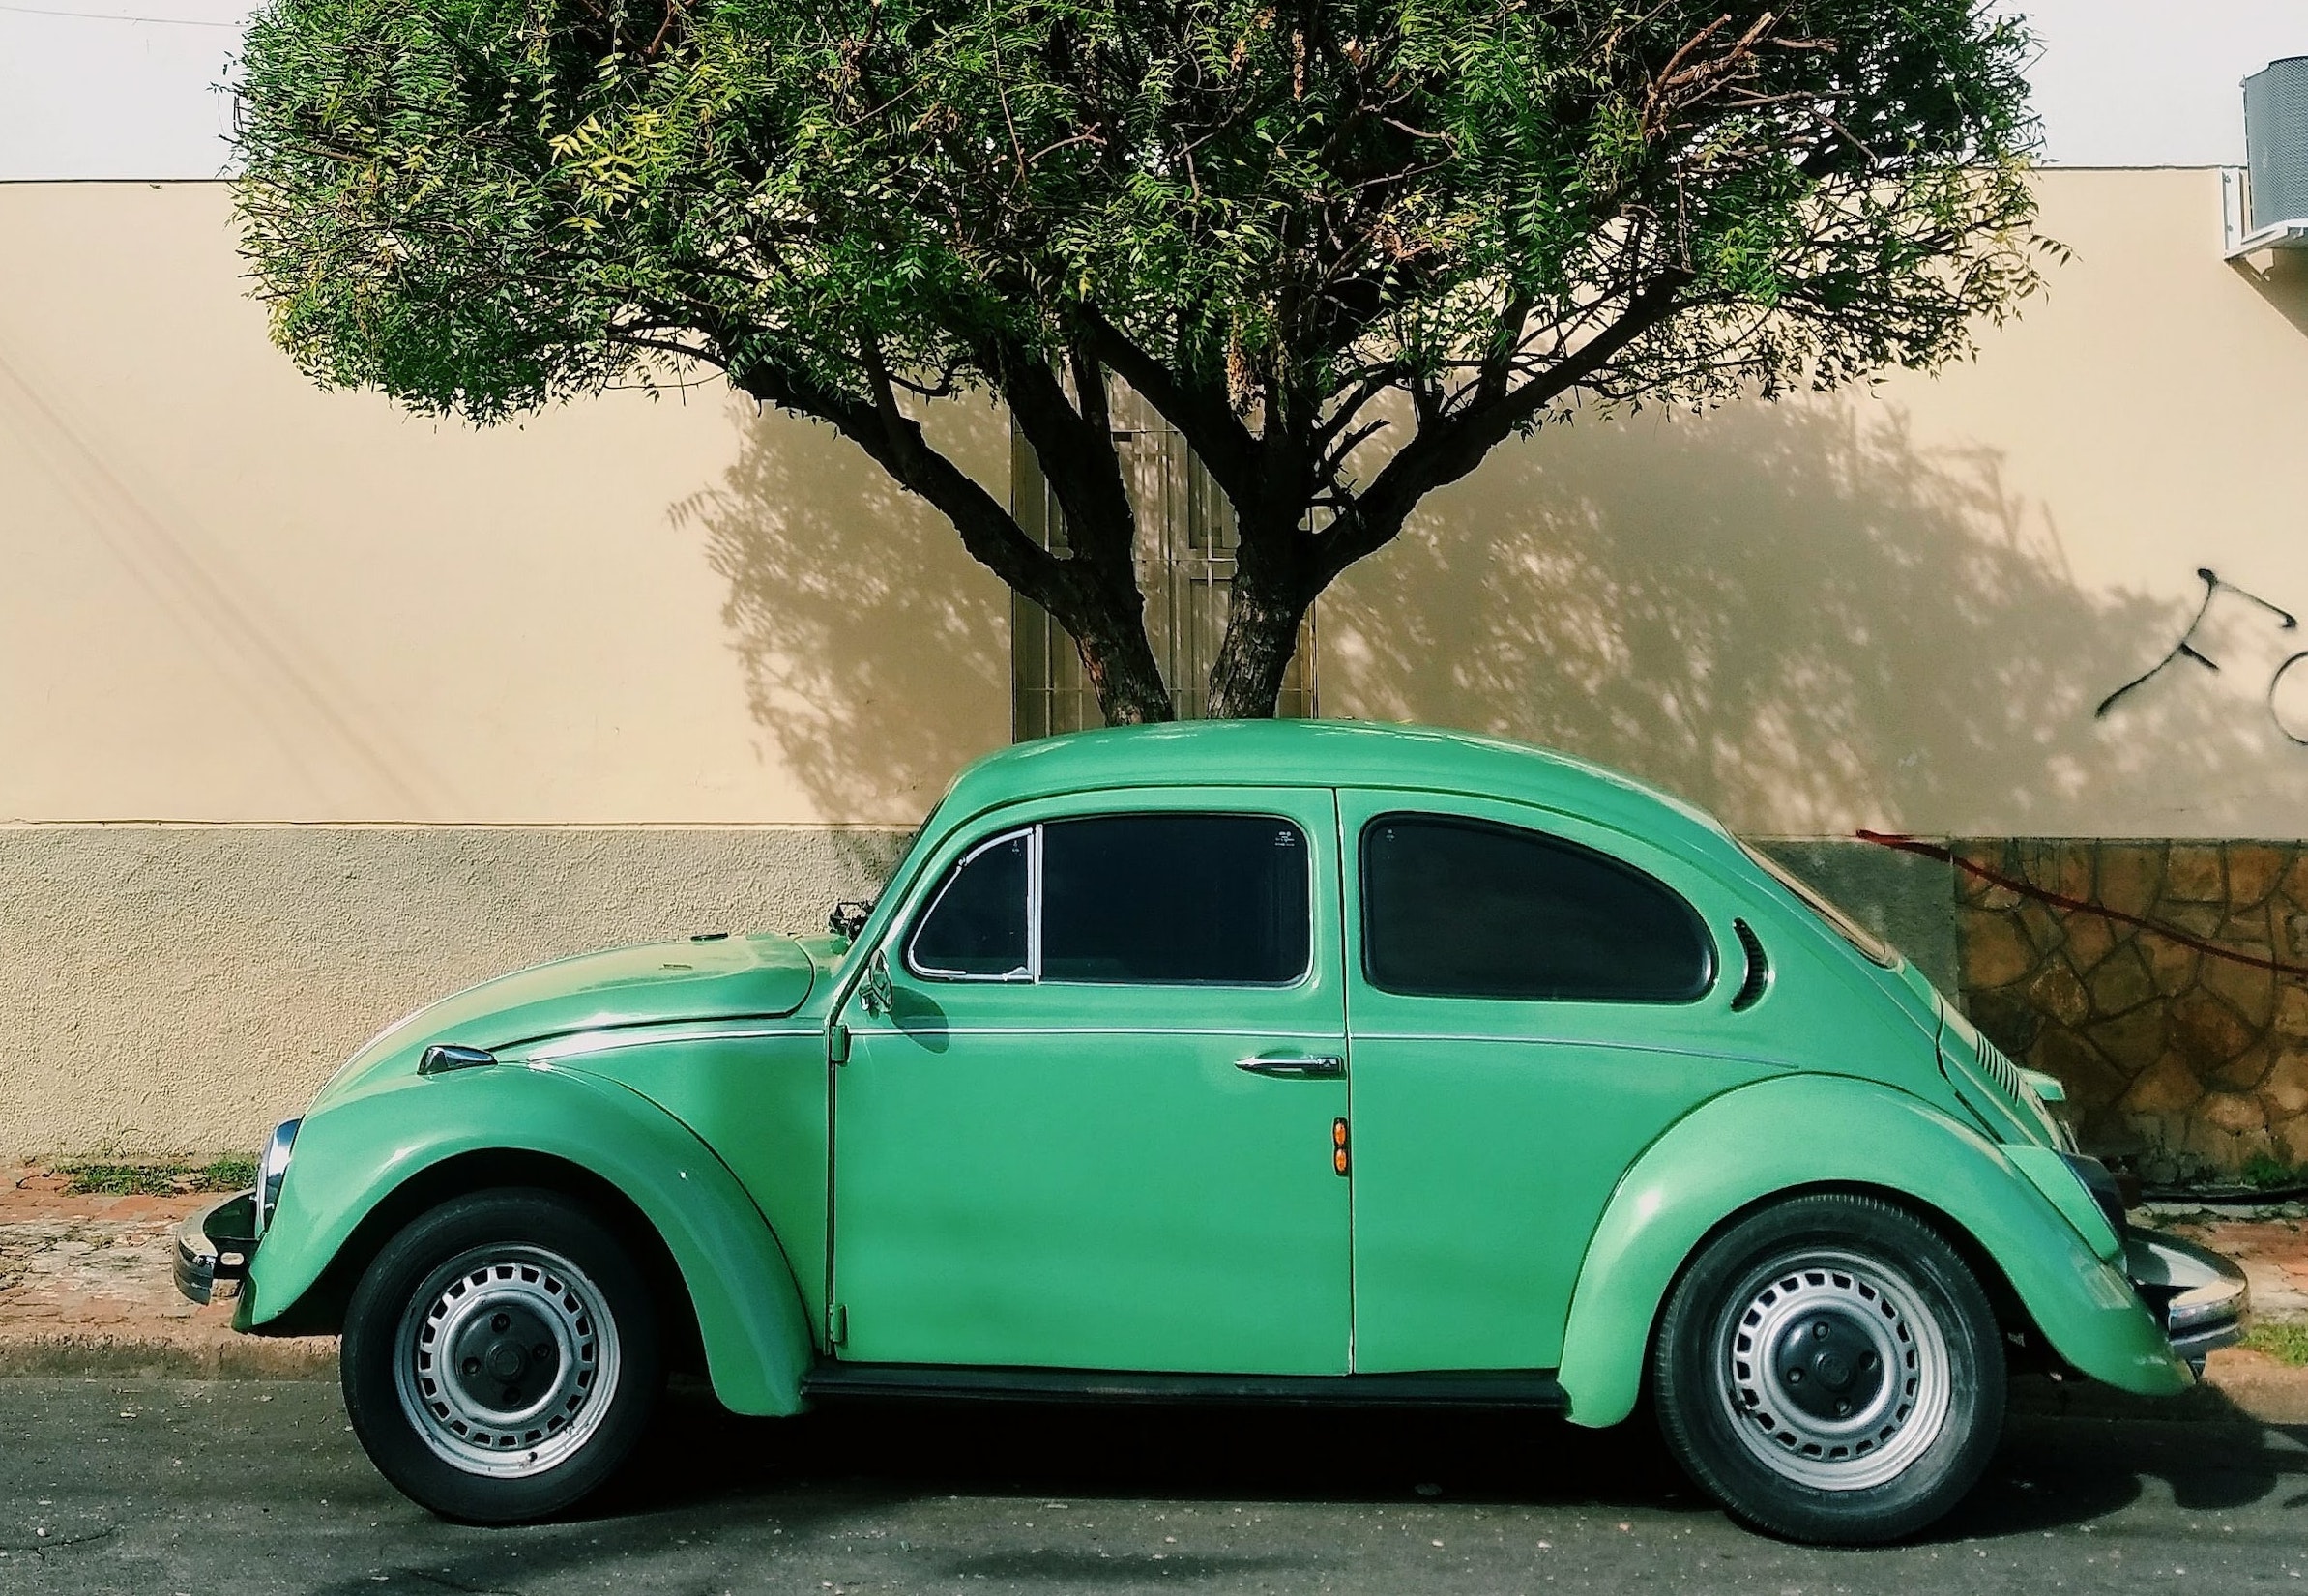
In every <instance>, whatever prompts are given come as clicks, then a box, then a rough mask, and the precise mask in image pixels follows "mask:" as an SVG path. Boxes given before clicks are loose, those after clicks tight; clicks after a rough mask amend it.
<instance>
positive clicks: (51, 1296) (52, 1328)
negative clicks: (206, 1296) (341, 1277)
mask: <svg viewBox="0 0 2308 1596" xmlns="http://www.w3.org/2000/svg"><path fill="white" fill-rule="evenodd" d="M65 1186H66V1182H65V1181H64V1180H63V1179H62V1178H61V1177H59V1176H56V1175H48V1174H46V1173H44V1171H42V1170H39V1169H37V1168H32V1169H19V1170H17V1171H15V1174H14V1175H13V1177H11V1178H7V1179H6V1180H5V1183H0V1375H56V1376H66V1377H95V1378H102V1377H109V1376H154V1375H158V1376H165V1377H178V1378H191V1379H213V1378H253V1379H304V1378H314V1379H320V1378H336V1338H335V1337H333V1336H312V1337H300V1338H297V1339H293V1340H290V1339H274V1338H270V1337H261V1336H244V1335H235V1334H234V1333H233V1330H232V1304H231V1303H230V1302H219V1303H215V1304H212V1305H211V1306H209V1307H206V1308H200V1307H195V1306H193V1305H192V1304H191V1303H190V1302H188V1301H186V1300H185V1299H184V1297H183V1296H181V1295H179V1294H178V1292H177V1290H176V1273H175V1263H176V1244H175V1241H174V1238H173V1235H172V1233H173V1232H174V1231H175V1229H176V1225H177V1221H179V1220H181V1219H183V1218H184V1217H185V1216H186V1215H187V1214H189V1213H191V1212H192V1211H193V1210H195V1209H197V1208H200V1207H203V1206H205V1205H207V1204H210V1203H213V1202H215V1201H216V1197H215V1195H214V1194H210V1193H190V1194H187V1195H184V1196H170V1197H109V1196H102V1195H94V1194H85V1193H78V1192H71V1191H67V1190H66V1189H65Z"/></svg>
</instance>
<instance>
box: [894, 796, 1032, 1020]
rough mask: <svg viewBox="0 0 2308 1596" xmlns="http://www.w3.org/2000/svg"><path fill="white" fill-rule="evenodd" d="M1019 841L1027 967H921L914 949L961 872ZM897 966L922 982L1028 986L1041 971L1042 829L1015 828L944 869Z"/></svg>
mask: <svg viewBox="0 0 2308 1596" xmlns="http://www.w3.org/2000/svg"><path fill="white" fill-rule="evenodd" d="M1019 837H1024V838H1025V839H1026V963H1025V964H1024V965H1023V966H1022V967H1020V968H1018V969H1015V970H1011V971H1008V972H1005V973H1003V974H1000V975H979V974H974V973H972V972H969V971H966V970H944V969H941V968H939V967H938V966H936V965H924V964H922V963H920V961H919V960H917V959H916V958H915V957H914V948H915V945H916V944H917V943H919V942H920V940H921V932H922V929H923V928H924V927H926V926H927V925H928V924H929V922H930V921H931V920H932V919H933V918H935V917H936V915H937V913H938V906H939V905H940V904H942V903H944V902H945V901H946V894H947V893H949V892H950V891H952V890H953V884H954V883H956V882H958V881H960V880H961V879H962V872H963V871H965V870H967V869H969V868H970V866H971V865H973V864H975V863H977V862H978V860H979V858H980V857H981V856H984V855H986V854H989V853H991V852H993V851H994V850H995V849H997V848H999V847H1001V846H1002V845H1003V844H1004V843H1006V842H1013V841H1015V840H1016V839H1017V838H1019ZM900 962H901V963H903V964H904V965H905V967H906V972H907V973H908V974H911V975H917V976H920V978H921V979H922V980H925V981H968V982H975V983H979V984H981V985H982V984H991V985H995V986H1029V985H1032V984H1033V982H1034V981H1035V979H1036V977H1037V975H1038V974H1039V973H1040V971H1041V827H1040V826H1039V825H1038V824H1037V825H1034V826H1015V827H1010V828H1009V829H1008V830H1007V831H1000V832H996V833H995V834H994V835H993V836H990V837H988V838H986V839H985V841H983V842H981V843H979V844H978V845H977V846H976V847H975V848H972V849H971V850H970V851H969V852H968V853H966V854H964V855H963V856H961V857H960V858H958V859H955V860H954V861H953V863H951V864H950V865H949V866H947V868H946V879H945V880H944V881H942V882H940V883H939V884H938V890H937V891H936V892H935V893H934V894H932V895H931V897H930V900H929V902H928V904H927V905H926V906H924V907H923V909H922V910H921V912H920V914H916V915H915V916H914V924H913V928H912V929H911V930H909V931H908V932H907V933H906V942H905V950H904V952H903V953H902V954H901V955H900Z"/></svg>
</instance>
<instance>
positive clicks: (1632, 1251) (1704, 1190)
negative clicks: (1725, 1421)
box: [1560, 1075, 2193, 1425]
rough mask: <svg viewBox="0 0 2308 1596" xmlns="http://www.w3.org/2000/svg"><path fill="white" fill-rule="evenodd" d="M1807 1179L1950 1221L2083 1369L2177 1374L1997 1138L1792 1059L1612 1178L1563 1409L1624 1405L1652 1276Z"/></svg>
mask: <svg viewBox="0 0 2308 1596" xmlns="http://www.w3.org/2000/svg"><path fill="white" fill-rule="evenodd" d="M1821 1186H1854V1187H1868V1188H1874V1189H1876V1190H1879V1191H1882V1192H1884V1193H1885V1194H1886V1195H1888V1196H1890V1197H1892V1198H1893V1199H1895V1200H1904V1201H1906V1202H1908V1203H1909V1204H1912V1205H1914V1206H1917V1207H1919V1208H1921V1209H1927V1210H1930V1213H1931V1214H1936V1215H1938V1216H1940V1217H1941V1218H1942V1219H1943V1221H1944V1222H1945V1223H1947V1224H1950V1225H1952V1226H1954V1227H1956V1228H1957V1229H1959V1230H1960V1231H1961V1232H1962V1233H1963V1234H1964V1235H1965V1236H1968V1237H1969V1238H1970V1239H1971V1241H1972V1243H1974V1244H1975V1245H1976V1247H1977V1248H1978V1249H1979V1250H1980V1251H1982V1252H1984V1253H1985V1254H1986V1255H1987V1256H1988V1257H1989V1258H1990V1259H1992V1260H1993V1261H1994V1262H1995V1264H1996V1266H1997V1267H1998V1268H2000V1269H2001V1270H2002V1271H2003V1274H2004V1276H2005V1278H2006V1279H2007V1280H2009V1282H2010V1283H2011V1287H2012V1289H2013V1291H2015V1292H2016V1293H2017V1294H2018V1296H2019V1299H2020V1302H2021V1304H2022V1305H2023V1306H2024V1307H2025V1308H2026V1309H2027V1310H2028V1313H2029V1314H2030V1316H2031V1318H2032V1319H2033V1320H2034V1322H2035V1325H2036V1327H2037V1328H2038V1329H2040V1330H2041V1331H2042V1332H2043V1335H2044V1337H2045V1339H2046V1340H2048V1341H2049V1342H2050V1343H2051V1345H2052V1348H2053V1349H2054V1350H2055V1351H2057V1352H2058V1353H2059V1354H2060V1356H2061V1357H2062V1358H2064V1359H2066V1360H2067V1361H2068V1362H2069V1363H2070V1364H2072V1365H2074V1366H2075V1367H2076V1368H2077V1369H2080V1370H2081V1371H2083V1372H2084V1373H2085V1374H2087V1375H2089V1376H2091V1377H2092V1378H2095V1379H2101V1380H2105V1381H2106V1382H2107V1383H2109V1384H2111V1385H2116V1386H2119V1387H2121V1388H2123V1389H2125V1390H2128V1391H2136V1392H2140V1393H2142V1394H2146V1395H2157V1394H2163V1393H2167V1392H2172V1391H2177V1390H2180V1389H2183V1388H2184V1387H2186V1386H2187V1385H2188V1384H2190V1383H2191V1381H2192V1378H2193V1377H2191V1376H2190V1375H2189V1373H2188V1370H2187V1367H2186V1365H2185V1364H2183V1363H2181V1362H2180V1361H2179V1360H2178V1359H2177V1358H2176V1357H2175V1356H2174V1355H2173V1353H2172V1349H2171V1347H2170V1346H2169V1345H2168V1344H2167V1343H2166V1341H2165V1339H2164V1336H2163V1333H2162V1331H2160V1330H2159V1329H2158V1328H2157V1327H2156V1323H2155V1320H2154V1319H2153V1318H2152V1317H2151V1316H2150V1315H2149V1313H2148V1311H2147V1308H2146V1307H2145V1306H2144V1305H2143V1304H2142V1303H2141V1301H2140V1299H2139V1297H2138V1295H2137V1294H2136V1293H2135V1292H2134V1291H2132V1288H2131V1283H2130V1282H2129V1281H2127V1280H2126V1279H2125V1278H2124V1277H2123V1276H2122V1275H2121V1274H2120V1273H2118V1271H2117V1270H2116V1269H2115V1268H2114V1267H2112V1266H2111V1265H2110V1264H2109V1263H2108V1262H2106V1261H2104V1260H2103V1259H2101V1258H2100V1257H2099V1256H2098V1255H2097V1254H2096V1253H2095V1252H2094V1251H2093V1249H2092V1247H2091V1246H2090V1245H2089V1243H2088V1242H2087V1241H2086V1239H2085V1238H2084V1236H2083V1235H2081V1234H2080V1233H2078V1231H2077V1229H2076V1227H2075V1226H2074V1225H2073V1224H2071V1223H2070V1222H2069V1221H2068V1220H2067V1219H2066V1218H2064V1217H2063V1216H2062V1215H2061V1214H2060V1211H2059V1210H2058V1209H2057V1208H2055V1207H2054V1206H2053V1205H2052V1204H2051V1202H2050V1201H2049V1200H2048V1199H2047V1198H2046V1197H2045V1196H2044V1195H2043V1193H2042V1192H2041V1191H2039V1190H2038V1189H2037V1188H2036V1186H2035V1185H2034V1183H2033V1182H2031V1181H2030V1179H2029V1178H2028V1176H2027V1175H2024V1174H2023V1173H2022V1172H2021V1171H2020V1170H2019V1169H2018V1168H2017V1167H2016V1166H2015V1165H2014V1164H2013V1163H2012V1161H2011V1160H2010V1159H2009V1158H2007V1157H2006V1156H2005V1155H2004V1153H2003V1150H2002V1149H2001V1148H2000V1147H1998V1146H1996V1144H1994V1143H1992V1142H1990V1141H1988V1140H1987V1139H1986V1138H1985V1137H1983V1136H1981V1135H1980V1134H1979V1133H1978V1132H1977V1131H1974V1130H1972V1129H1971V1128H1970V1127H1968V1126H1966V1125H1963V1124H1961V1123H1960V1122H1958V1121H1956V1120H1954V1119H1952V1118H1950V1117H1947V1116H1946V1115H1943V1114H1942V1113H1940V1112H1939V1111H1938V1110H1936V1109H1934V1108H1932V1107H1931V1106H1930V1105H1929V1104H1927V1103H1925V1102H1923V1101H1922V1100H1920V1099H1919V1098H1915V1097H1911V1096H1909V1095H1907V1094H1906V1093H1904V1092H1900V1091H1895V1090H1893V1089H1892V1088H1888V1087H1884V1086H1879V1085H1877V1084H1875V1083H1872V1082H1867V1081H1859V1080H1854V1079H1852V1078H1850V1077H1848V1076H1833V1075H1794V1076H1780V1077H1776V1078H1774V1079H1771V1080H1768V1081H1762V1082H1758V1083H1757V1084H1755V1085H1754V1086H1751V1087H1744V1088H1739V1089H1738V1090H1736V1091H1732V1092H1728V1093H1726V1094H1724V1095H1723V1096H1721V1097H1717V1098H1714V1099H1713V1100H1711V1101H1710V1102H1709V1103H1707V1104H1706V1105H1705V1106H1703V1107H1701V1108H1699V1109H1697V1110H1695V1111H1694V1112H1693V1113H1691V1114H1690V1115H1689V1116H1688V1117H1685V1118H1683V1119H1681V1120H1680V1121H1679V1122H1677V1124H1676V1125H1675V1126H1674V1127H1673V1128H1672V1129H1670V1130H1669V1131H1668V1132H1667V1133H1666V1134H1665V1135H1663V1136H1661V1137H1660V1138H1659V1139H1658V1141H1656V1142H1654V1143H1653V1144H1651V1147H1650V1148H1649V1149H1647V1150H1646V1151H1645V1153H1644V1154H1643V1156H1642V1157H1641V1158H1640V1159H1638V1160H1637V1161H1636V1162H1635V1164H1634V1166H1633V1167H1632V1168H1630V1169H1629V1170H1628V1171H1627V1172H1626V1174H1625V1175H1623V1176H1622V1177H1621V1180H1620V1184H1619V1189H1618V1190H1617V1191H1616V1192H1615V1193H1614V1194H1613V1195H1612V1199H1611V1204H1610V1206H1609V1207H1607V1208H1606V1209H1605V1210H1604V1212H1603V1217H1602V1221H1601V1223H1600V1224H1599V1225H1597V1226H1596V1228H1595V1233H1594V1237H1593V1239H1592V1241H1591V1242H1590V1243H1589V1244H1588V1248H1587V1257H1586V1260H1585V1262H1583V1263H1582V1264H1581V1266H1580V1270H1579V1281H1578V1285H1577V1287H1576V1288H1575V1289H1574V1291H1573V1294H1572V1297H1571V1309H1570V1320H1569V1323H1568V1326H1567V1328H1566V1330H1565V1332H1564V1337H1563V1367H1562V1370H1561V1373H1560V1378H1561V1380H1562V1382H1563V1391H1564V1392H1565V1394H1566V1395H1568V1397H1569V1398H1570V1416H1571V1418H1572V1420H1573V1422H1575V1423H1579V1424H1586V1425H1607V1424H1616V1423H1618V1422H1619V1421H1620V1420H1621V1419H1623V1418H1625V1417H1626V1416H1627V1415H1628V1414H1629V1413H1630V1412H1632V1411H1633V1410H1634V1407H1635V1404H1636V1401H1637V1399H1638V1397H1639V1395H1640V1394H1641V1390H1642V1384H1643V1371H1644V1365H1645V1361H1646V1357H1647V1354H1648V1352H1649V1350H1650V1345H1651V1331H1652V1328H1653V1327H1654V1326H1655V1325H1656V1323H1657V1322H1658V1317H1659V1313H1660V1310H1661V1308H1662V1306H1663V1305H1664V1302H1665V1300H1666V1296H1667V1292H1668V1291H1669V1290H1670V1289H1671V1288H1672V1287H1673V1286H1674V1284H1675V1281H1676V1278H1677V1276H1678V1275H1679V1274H1680V1272H1681V1269H1682V1266H1683V1264H1684V1262H1685V1261H1687V1260H1688V1259H1689V1258H1690V1257H1691V1256H1692V1255H1693V1254H1694V1253H1695V1252H1696V1251H1697V1250H1698V1249H1699V1247H1700V1245H1701V1244H1702V1243H1703V1242H1704V1241H1706V1240H1707V1238H1708V1237H1709V1234H1711V1233H1713V1232H1714V1231H1715V1230H1717V1229H1718V1228H1719V1227H1720V1226H1722V1225H1723V1224H1724V1223H1725V1222H1726V1221H1728V1220H1730V1219H1733V1218H1735V1217H1737V1216H1738V1215H1739V1214H1741V1213H1743V1212H1744V1211H1746V1210H1747V1209H1749V1208H1752V1207H1754V1206H1756V1205H1757V1204H1762V1203H1764V1202H1767V1201H1768V1200H1769V1199H1771V1198H1773V1197H1777V1196H1786V1195H1792V1194H1794V1193H1797V1192H1799V1191H1802V1190H1805V1189H1807V1188H1816V1187H1821ZM1927 1217H1928V1215H1927Z"/></svg>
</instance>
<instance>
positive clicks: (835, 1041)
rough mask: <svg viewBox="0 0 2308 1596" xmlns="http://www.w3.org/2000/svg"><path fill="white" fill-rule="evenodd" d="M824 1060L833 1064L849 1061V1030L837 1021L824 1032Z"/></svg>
mask: <svg viewBox="0 0 2308 1596" xmlns="http://www.w3.org/2000/svg"><path fill="white" fill-rule="evenodd" d="M826 1059H827V1061H828V1062H829V1063H834V1064H846V1063H848V1062H849V1061H850V1028H849V1027H847V1026H845V1025H843V1024H842V1023H841V1022H840V1021H839V1020H835V1021H834V1022H833V1025H831V1026H830V1027H828V1028H827V1030H826Z"/></svg>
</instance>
